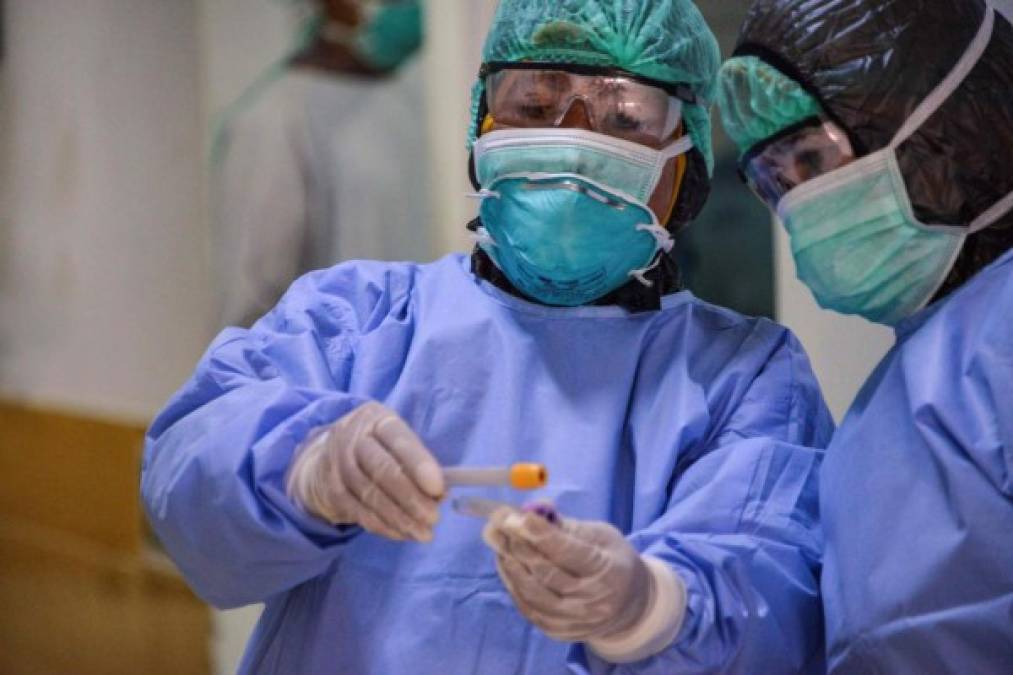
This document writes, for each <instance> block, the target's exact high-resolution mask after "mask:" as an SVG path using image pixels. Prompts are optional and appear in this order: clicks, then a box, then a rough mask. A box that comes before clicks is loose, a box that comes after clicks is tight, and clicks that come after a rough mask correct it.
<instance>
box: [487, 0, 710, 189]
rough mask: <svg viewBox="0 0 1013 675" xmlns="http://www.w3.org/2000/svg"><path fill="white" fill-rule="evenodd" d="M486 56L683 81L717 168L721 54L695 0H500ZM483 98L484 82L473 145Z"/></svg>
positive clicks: (687, 110) (692, 118) (701, 139)
mask: <svg viewBox="0 0 1013 675" xmlns="http://www.w3.org/2000/svg"><path fill="white" fill-rule="evenodd" d="M483 60H484V61H485V63H497V62H498V63H504V62H505V63H516V62H521V61H534V62H542V63H558V64H561V65H574V66H592V67H602V68H618V69H620V70H623V71H625V72H628V73H630V74H632V75H639V76H641V77H645V78H649V79H652V80H657V81H659V82H663V83H665V84H671V85H677V84H681V85H685V86H687V87H688V88H689V90H690V91H691V92H692V93H693V94H694V95H695V96H696V97H697V99H698V101H699V103H698V104H686V105H684V106H683V118H684V120H685V121H686V128H687V130H688V132H689V135H690V136H691V137H692V138H693V144H694V145H695V146H696V148H697V149H698V150H699V151H700V153H701V154H702V155H703V156H704V158H705V159H706V161H707V167H708V170H709V171H713V166H714V154H713V151H712V148H711V121H710V105H711V103H712V102H713V101H714V95H715V89H716V84H717V83H716V78H717V70H718V67H719V66H720V65H721V52H720V51H719V49H718V43H717V40H716V39H715V38H714V34H713V33H712V32H711V30H710V28H709V27H708V26H707V22H706V21H704V18H703V16H701V14H700V11H699V10H698V9H697V8H696V5H694V4H693V3H692V2H691V0H502V2H500V5H499V10H498V11H497V12H496V18H495V19H493V22H492V27H491V28H490V29H489V36H488V38H487V39H486V43H485V49H484V51H483ZM484 95H485V84H484V83H483V82H482V81H479V82H478V83H477V84H476V85H475V87H474V89H473V91H472V126H471V130H470V133H469V137H468V147H469V148H470V147H471V145H472V144H473V143H474V142H475V139H476V138H477V137H478V129H479V125H481V123H482V120H480V119H478V114H479V108H480V104H481V101H482V97H483V96H484Z"/></svg>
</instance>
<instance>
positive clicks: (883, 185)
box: [719, 0, 1013, 674]
mask: <svg viewBox="0 0 1013 675" xmlns="http://www.w3.org/2000/svg"><path fill="white" fill-rule="evenodd" d="M719 103H720V106H721V111H722V116H723V119H724V123H725V127H726V129H727V130H728V131H729V133H730V135H731V136H732V137H733V138H734V139H735V140H736V141H737V142H738V144H739V146H740V147H741V148H742V150H743V151H744V155H743V157H742V159H741V162H740V169H741V171H742V174H743V176H745V178H746V179H747V182H748V183H749V184H750V185H751V186H752V187H753V188H754V190H755V191H756V192H757V194H758V195H759V196H760V197H761V198H762V199H763V200H764V201H765V202H767V203H768V204H769V205H770V206H771V208H772V209H775V210H776V212H777V214H778V215H779V217H780V219H781V220H782V221H783V223H784V225H785V227H786V228H787V230H788V233H789V235H790V238H791V248H792V252H793V253H794V257H795V262H796V265H797V268H798V274H799V277H800V278H801V280H802V281H804V282H805V283H806V284H808V286H809V287H810V288H811V289H812V291H813V294H814V295H815V297H816V299H817V300H818V301H819V302H820V304H821V305H823V306H824V307H826V308H828V309H833V310H836V311H839V312H843V313H847V314H856V315H859V316H864V317H866V318H867V319H869V320H871V321H876V322H879V323H883V324H887V325H890V326H893V327H894V328H895V330H896V335H897V340H896V344H895V346H894V347H893V348H892V349H891V350H890V352H889V353H888V354H887V355H886V357H885V358H884V359H883V361H882V363H880V364H879V366H878V367H877V368H876V370H875V371H874V372H873V374H872V376H871V377H870V378H869V381H868V382H867V383H866V384H865V386H864V387H863V388H862V390H861V392H860V393H859V395H858V398H857V399H856V400H855V402H854V404H853V406H852V408H851V411H850V412H849V413H848V415H847V417H846V418H845V419H844V421H843V422H842V424H841V428H840V430H839V431H838V432H837V434H836V435H835V437H834V440H833V442H832V443H831V445H830V448H829V449H828V450H827V460H826V463H825V464H824V467H823V472H822V478H821V492H820V504H821V513H822V516H823V523H824V529H825V538H826V554H825V559H824V568H823V576H822V590H823V595H824V603H825V614H826V625H827V650H828V662H829V668H830V671H831V672H833V673H933V674H934V673H1010V672H1013V28H1011V26H1010V23H1009V21H1008V20H1007V19H1006V18H1004V17H1003V16H1002V15H1001V14H999V13H997V12H996V11H995V10H994V9H993V8H992V7H990V6H989V5H988V4H986V3H984V2H980V1H979V2H975V1H968V2H960V3H956V2H936V3H925V2H922V1H919V0H890V1H889V2H878V1H877V2H872V1H860V2H851V3H838V2H832V1H830V0H818V1H816V2H813V1H812V0H808V1H806V2H801V1H800V0H799V1H795V0H759V1H757V2H754V3H753V5H752V7H751V9H750V11H749V14H748V18H747V20H746V23H745V26H744V27H743V29H742V32H741V34H740V39H739V44H738V46H737V48H736V52H735V56H734V57H733V58H732V59H730V60H729V61H728V63H727V64H725V66H724V67H723V68H722V72H721V76H720V95H719Z"/></svg>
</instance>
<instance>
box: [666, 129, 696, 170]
mask: <svg viewBox="0 0 1013 675" xmlns="http://www.w3.org/2000/svg"><path fill="white" fill-rule="evenodd" d="M692 149H693V139H692V137H690V135H689V134H686V135H685V136H682V137H680V138H679V139H678V140H676V141H672V142H671V143H669V144H668V146H666V147H664V148H662V149H661V150H659V151H658V153H659V155H658V156H659V158H660V160H661V163H662V164H664V163H665V162H667V161H668V160H670V159H672V158H673V157H678V156H679V155H685V154H686V153H687V152H689V151H690V150H692Z"/></svg>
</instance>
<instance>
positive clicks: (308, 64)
mask: <svg viewBox="0 0 1013 675" xmlns="http://www.w3.org/2000/svg"><path fill="white" fill-rule="evenodd" d="M291 4H292V5H294V6H295V8H296V9H297V10H298V11H305V12H308V13H309V15H310V16H309V18H307V19H306V20H305V24H304V27H303V30H302V35H301V36H300V38H299V40H298V41H297V47H296V49H295V50H294V52H293V54H292V55H291V56H288V57H286V58H284V59H283V60H282V61H281V62H280V63H279V64H278V65H276V66H275V67H273V68H271V69H270V70H269V71H268V72H267V73H265V74H264V75H263V76H262V77H261V78H259V80H258V81H257V82H256V83H254V85H252V86H251V87H250V88H249V89H248V90H247V91H246V92H245V93H244V94H243V95H242V96H241V97H240V98H239V99H238V100H237V102H236V103H235V104H233V105H232V106H231V107H230V109H229V110H227V111H226V113H225V114H224V116H223V117H224V123H223V124H222V125H221V129H220V131H219V133H218V135H217V138H216V142H215V151H214V169H215V171H214V193H215V194H214V208H215V224H216V232H215V248H216V256H215V270H216V274H217V276H218V279H219V281H218V284H219V289H220V292H221V299H220V322H221V324H222V325H239V326H249V325H250V324H251V323H253V321H255V320H256V319H257V318H259V317H260V316H261V315H263V314H264V313H265V312H266V311H267V310H268V309H270V308H271V307H273V306H274V304H275V303H277V301H278V299H279V298H280V297H281V295H282V294H283V293H284V291H285V289H286V288H288V286H289V284H291V283H292V281H294V280H295V279H296V278H297V277H299V276H300V275H301V274H303V273H305V272H308V271H310V270H313V269H320V268H324V267H329V266H330V265H333V264H334V263H336V262H339V261H341V260H349V259H358V258H367V259H377V260H428V259H429V257H430V255H431V253H430V248H429V235H428V233H429V232H430V227H429V225H430V223H429V218H430V212H429V200H430V190H429V189H428V182H427V180H426V171H425V166H426V163H427V151H426V143H425V137H426V133H425V126H426V125H425V118H424V107H425V106H424V96H423V82H422V77H423V75H422V68H421V66H420V64H419V59H417V58H413V57H414V55H415V54H416V53H417V51H418V49H419V47H420V45H421V43H422V37H423V35H422V13H423V12H422V7H421V5H420V2H419V0H388V1H383V0H296V1H295V2H292V3H291Z"/></svg>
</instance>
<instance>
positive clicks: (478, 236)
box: [469, 226, 496, 246]
mask: <svg viewBox="0 0 1013 675" xmlns="http://www.w3.org/2000/svg"><path fill="white" fill-rule="evenodd" d="M469 235H470V236H471V240H472V242H473V243H475V244H478V245H479V246H496V240H495V239H493V238H492V235H491V234H489V230H487V229H485V226H479V227H478V228H477V229H476V230H475V231H474V232H469Z"/></svg>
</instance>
